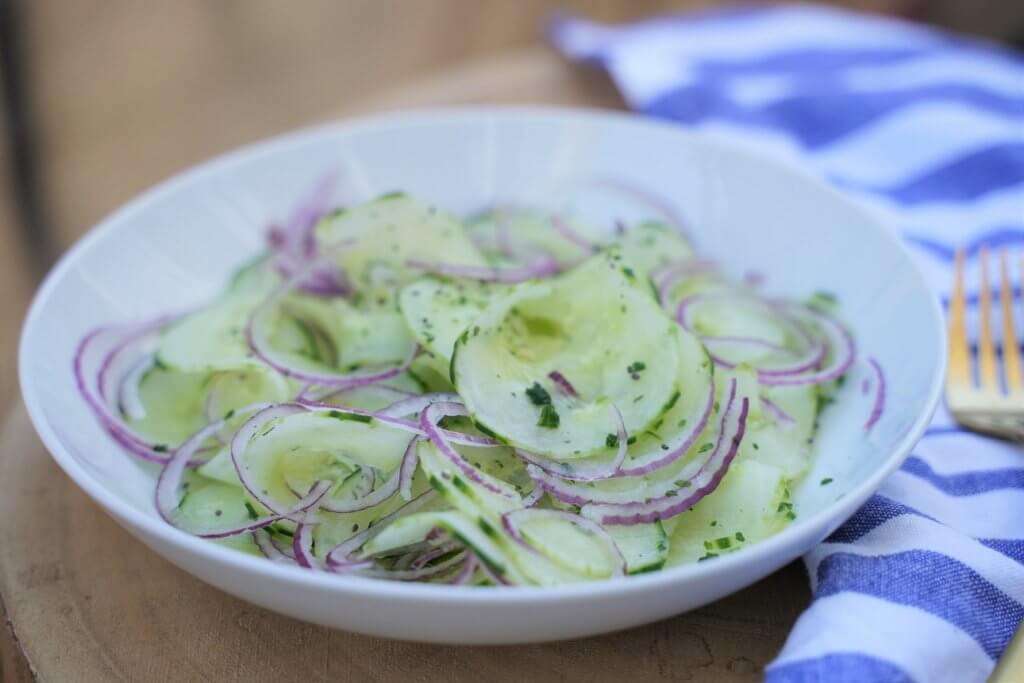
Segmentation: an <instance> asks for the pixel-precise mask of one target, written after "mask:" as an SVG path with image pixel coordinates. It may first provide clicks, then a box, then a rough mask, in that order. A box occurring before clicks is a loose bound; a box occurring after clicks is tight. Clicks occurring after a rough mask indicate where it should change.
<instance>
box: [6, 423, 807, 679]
mask: <svg viewBox="0 0 1024 683" xmlns="http://www.w3.org/2000/svg"><path fill="white" fill-rule="evenodd" d="M0 452H2V453H3V454H4V457H3V458H2V459H0V519H3V520H5V522H4V524H3V525H2V526H0V548H4V549H15V548H16V549H17V551H16V552H5V553H4V554H3V556H2V558H0V596H2V598H3V600H4V601H5V603H6V607H7V610H8V613H9V616H10V619H11V620H12V622H13V623H14V625H15V629H16V631H17V633H18V636H19V638H20V648H21V649H22V651H23V652H24V655H25V657H26V658H27V660H28V661H29V662H30V663H31V664H32V666H33V667H34V669H35V671H37V672H38V676H39V680H43V681H72V680H74V681H82V682H91V681H114V680H125V681H198V680H209V681H240V682H241V681H246V682H250V681H275V682H287V681H304V682H306V681H328V680H331V681H407V680H445V681H481V680H485V681H496V682H497V681H523V680H530V681H564V680H583V679H586V680H651V681H656V680H672V681H712V680H713V681H755V680H758V679H759V677H760V673H759V672H760V670H761V668H762V667H763V666H764V664H765V663H766V662H767V661H769V660H770V659H771V658H772V657H773V656H774V655H775V653H776V652H777V651H778V649H779V647H781V645H782V642H783V640H784V638H785V635H786V633H787V632H788V630H789V628H790V626H791V624H792V623H793V621H794V619H795V618H796V616H797V614H798V613H799V611H800V610H801V609H802V608H803V607H804V605H805V604H806V602H807V599H808V595H807V587H806V577H805V575H804V571H803V569H802V568H801V567H799V566H797V565H792V566H790V567H787V568H786V569H784V570H783V571H781V572H778V573H776V574H775V575H773V576H772V577H770V578H768V579H766V580H764V581H762V582H761V583H760V584H758V585H756V586H753V587H751V588H748V589H747V590H744V591H741V592H740V593H737V594H736V595H733V596H731V597H729V598H727V599H725V600H722V601H719V602H717V603H715V604H713V605H710V606H708V607H705V608H703V609H700V610H697V611H695V612H691V613H689V614H686V615H683V616H680V617H676V618H673V619H669V620H667V621H663V622H660V623H657V624H653V625H650V626H646V627H642V628H637V629H632V630H629V631H625V632H622V633H617V634H612V635H608V636H602V637H597V638H589V639H584V640H577V641H569V642H565V643H555V644H548V645H533V646H516V647H478V648H469V647H445V646H437V645H421V644H412V643H401V642H395V641H388V640H382V639H377V638H370V637H365V636H358V635H354V634H349V633H343V632H340V631H333V630H330V629H326V628H323V627H319V626H312V625H309V624H305V623H302V622H299V621H296V620H293V619H289V618H287V617H283V616H279V615H276V614H273V613H271V612H268V611H266V610H263V609H262V608H259V607H255V606H253V605H249V604H247V603H244V602H242V601H240V600H238V599H236V598H233V597H230V596H228V595H226V594H224V593H221V592H219V591H217V590H216V589H214V588H211V587H209V586H207V585H206V584H203V583H201V582H200V581H198V580H196V579H193V578H192V577H191V576H189V575H187V574H185V573H183V572H182V571H180V570H178V569H177V568H176V567H173V566H172V565H171V564H169V563H167V562H165V561H164V560H163V559H161V558H160V557H159V556H157V555H156V554H154V553H152V552H151V551H149V550H148V549H147V548H146V547H145V546H143V545H142V544H141V543H138V542H136V541H135V540H134V539H132V538H130V537H129V536H128V535H127V533H126V532H124V531H123V530H122V529H120V528H118V527H117V526H116V525H115V524H114V523H113V522H112V521H111V520H110V519H109V518H108V517H107V516H106V515H105V514H104V513H103V512H101V511H100V509H99V508H98V507H97V506H96V505H94V504H93V503H92V502H91V501H90V500H88V499H87V498H86V497H85V495H84V494H82V493H81V492H80V491H79V490H78V489H77V488H76V487H75V486H74V484H72V483H71V482H70V480H68V479H67V478H66V477H65V476H64V475H63V473H61V472H60V471H59V470H58V469H57V467H56V465H55V464H54V463H53V462H52V460H51V459H50V458H49V457H48V455H47V454H46V453H45V451H44V450H43V447H42V445H41V444H40V443H39V442H38V440H37V439H36V437H35V436H34V434H33V432H32V429H31V426H30V424H29V422H28V419H27V416H26V415H25V413H24V411H23V409H21V408H20V407H19V408H18V409H17V410H16V411H15V412H14V413H13V414H12V415H11V416H10V418H9V419H8V420H7V423H6V424H5V425H4V427H3V432H2V436H0ZM14 680H17V679H16V678H15V679H14Z"/></svg>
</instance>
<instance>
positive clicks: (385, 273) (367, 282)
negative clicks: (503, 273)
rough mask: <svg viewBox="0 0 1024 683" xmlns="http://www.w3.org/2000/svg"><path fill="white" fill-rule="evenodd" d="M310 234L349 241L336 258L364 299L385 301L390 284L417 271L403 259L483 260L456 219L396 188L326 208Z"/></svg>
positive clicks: (418, 273)
mask: <svg viewBox="0 0 1024 683" xmlns="http://www.w3.org/2000/svg"><path fill="white" fill-rule="evenodd" d="M316 237H317V240H318V241H319V242H320V243H321V244H326V245H330V244H335V243H339V242H342V241H345V240H353V241H354V244H353V245H352V246H351V247H346V248H344V249H342V250H341V251H340V252H339V256H338V258H339V261H340V264H341V266H342V267H343V268H344V269H345V272H346V274H347V275H348V277H349V279H350V280H351V281H352V283H353V285H354V286H355V287H356V290H357V292H358V293H359V294H360V299H361V300H362V301H364V302H366V303H367V304H368V305H378V306H387V305H389V304H390V303H391V297H392V294H393V291H394V289H395V288H396V287H400V286H402V285H404V284H406V283H408V282H411V281H412V280H414V279H416V278H418V277H420V276H422V275H423V272H422V271H420V270H417V269H413V268H409V267H408V265H407V262H408V261H411V260H422V261H438V262H444V263H450V264H459V265H469V266H483V265H486V262H485V260H484V258H483V256H482V255H481V254H480V251H479V250H478V249H477V248H476V247H475V246H474V245H473V242H472V241H470V239H469V237H468V236H467V235H466V230H465V228H464V227H463V225H462V223H461V222H460V221H459V219H457V218H456V217H455V216H453V215H451V214H449V213H447V212H445V211H441V210H439V209H438V208H436V207H434V206H431V205H429V204H425V203H423V202H421V201H419V200H416V199H413V198H412V197H409V196H408V195H405V194H402V193H395V194H391V195H385V196H383V197H380V198H378V199H376V200H373V201H371V202H367V203H365V204H361V205H359V206H355V207H352V208H350V209H346V210H344V211H341V212H338V213H336V214H332V215H331V216H329V217H327V218H325V219H324V220H323V221H321V222H320V224H319V225H318V226H317V227H316Z"/></svg>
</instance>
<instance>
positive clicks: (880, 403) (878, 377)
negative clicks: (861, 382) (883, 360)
mask: <svg viewBox="0 0 1024 683" xmlns="http://www.w3.org/2000/svg"><path fill="white" fill-rule="evenodd" d="M868 365H870V366H871V369H872V370H874V371H875V400H874V402H873V403H872V405H871V413H870V414H869V415H868V419H867V422H865V423H864V429H865V431H871V429H872V428H873V427H874V426H875V425H876V424H878V420H879V419H880V418H881V417H882V413H883V412H884V411H885V373H883V372H882V366H881V365H879V364H878V361H877V360H875V359H874V358H868Z"/></svg>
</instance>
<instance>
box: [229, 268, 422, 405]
mask: <svg viewBox="0 0 1024 683" xmlns="http://www.w3.org/2000/svg"><path fill="white" fill-rule="evenodd" d="M293 285H294V280H293V281H291V282H289V283H288V289H291V287H292V286H293ZM283 295H284V294H283V293H282V290H280V289H279V290H278V292H277V293H276V294H271V295H270V297H269V298H268V299H267V301H265V302H264V303H263V304H261V305H260V306H259V308H257V309H256V311H255V312H254V313H253V315H252V317H250V318H249V322H248V324H247V325H246V328H245V335H246V339H247V340H248V342H249V348H251V349H252V351H253V353H255V354H256V356H257V357H259V359H260V360H261V361H263V362H264V363H266V364H267V365H269V366H270V367H271V368H273V369H274V370H276V371H277V372H279V373H281V374H282V375H284V376H285V377H289V378H291V379H295V380H298V381H300V382H305V383H308V384H318V385H321V386H328V387H336V388H345V389H354V388H357V387H363V386H367V385H370V384H376V383H377V382H383V381H384V380H387V379H392V378H394V377H397V376H398V375H400V374H402V373H403V372H405V371H406V370H407V369H408V368H409V365H410V364H411V363H412V361H413V360H414V359H415V358H416V355H417V354H418V353H419V347H418V346H415V345H414V346H413V347H412V350H411V351H410V352H409V355H408V356H407V357H406V358H405V360H403V361H402V362H401V363H400V364H399V365H398V366H397V367H394V368H388V369H386V370H377V371H373V372H362V373H360V372H354V373H340V372H332V371H330V370H323V371H312V370H303V369H301V368H297V367H294V366H292V365H290V364H289V363H288V361H286V360H283V359H281V358H280V357H279V356H278V355H277V353H276V352H275V351H274V350H273V349H272V348H271V346H270V343H269V340H268V339H267V337H266V334H265V331H264V329H263V327H264V324H263V323H264V321H263V317H264V316H265V315H266V314H267V313H268V312H269V310H270V307H271V306H272V305H273V304H274V303H276V301H277V300H278V299H279V298H281V296H283Z"/></svg>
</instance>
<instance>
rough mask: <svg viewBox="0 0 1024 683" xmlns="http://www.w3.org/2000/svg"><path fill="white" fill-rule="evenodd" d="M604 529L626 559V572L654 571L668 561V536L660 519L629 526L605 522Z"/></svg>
mask: <svg viewBox="0 0 1024 683" xmlns="http://www.w3.org/2000/svg"><path fill="white" fill-rule="evenodd" d="M604 530H605V531H607V532H608V535H610V536H611V537H612V539H613V540H614V541H615V544H616V545H617V546H619V551H620V552H621V553H622V556H623V557H624V558H625V559H626V573H627V574H642V573H644V572H651V571H655V570H657V569H661V568H662V567H664V566H665V562H667V561H668V546H669V537H668V534H667V533H666V532H665V527H664V526H663V525H662V523H661V521H657V522H654V523H653V524H634V525H631V526H619V525H617V524H606V525H604Z"/></svg>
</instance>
